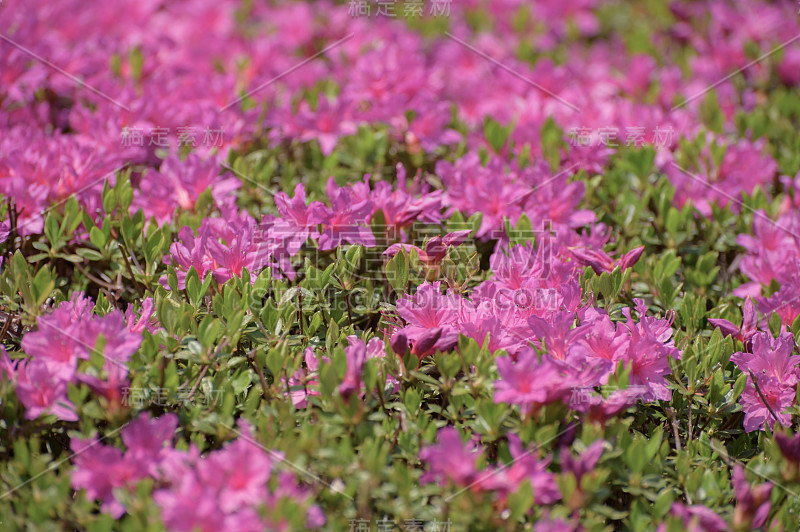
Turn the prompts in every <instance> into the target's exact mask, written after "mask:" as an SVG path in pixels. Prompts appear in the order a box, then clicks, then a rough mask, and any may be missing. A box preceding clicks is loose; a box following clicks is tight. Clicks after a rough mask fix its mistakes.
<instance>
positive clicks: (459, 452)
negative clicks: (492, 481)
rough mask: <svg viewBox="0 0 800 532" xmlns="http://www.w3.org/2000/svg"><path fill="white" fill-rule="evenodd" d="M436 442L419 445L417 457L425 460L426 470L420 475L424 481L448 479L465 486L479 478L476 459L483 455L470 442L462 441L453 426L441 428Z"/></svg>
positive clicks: (442, 481)
mask: <svg viewBox="0 0 800 532" xmlns="http://www.w3.org/2000/svg"><path fill="white" fill-rule="evenodd" d="M436 440H437V443H436V444H435V445H429V446H427V447H423V448H422V450H421V451H420V452H419V459H420V460H421V461H423V462H427V463H428V471H426V472H425V473H424V474H423V475H422V477H421V478H420V482H422V483H423V484H427V483H430V482H438V483H439V484H444V483H445V482H447V481H448V480H449V481H451V482H453V483H454V484H456V485H458V486H469V485H471V484H472V483H473V482H475V481H476V480H477V479H478V477H479V472H478V471H477V469H476V464H477V461H478V458H480V456H481V455H482V454H483V451H482V450H478V449H477V447H476V446H475V444H473V443H472V442H467V443H466V444H465V443H462V441H461V436H460V435H459V432H458V430H457V429H455V428H453V427H444V428H441V429H439V432H438V433H437V435H436Z"/></svg>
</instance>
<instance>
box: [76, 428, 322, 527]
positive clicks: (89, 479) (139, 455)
mask: <svg viewBox="0 0 800 532" xmlns="http://www.w3.org/2000/svg"><path fill="white" fill-rule="evenodd" d="M177 428H178V418H177V416H175V415H174V414H165V415H163V416H161V417H159V418H154V419H150V418H149V416H147V415H146V414H143V415H140V416H139V417H137V418H136V419H134V420H133V421H131V422H130V423H129V424H128V425H127V426H126V427H125V428H124V429H122V431H121V435H122V441H123V443H124V444H125V451H124V452H123V451H121V450H119V449H117V448H116V447H112V446H110V445H106V444H103V443H100V440H98V439H97V437H96V436H95V437H93V438H88V439H81V438H75V439H73V440H72V443H71V448H72V451H73V452H74V453H75V458H74V462H75V472H74V473H73V475H72V486H73V487H74V488H76V489H83V490H86V495H87V496H88V497H89V498H91V499H99V500H100V501H101V502H102V509H103V510H104V511H106V512H108V513H110V514H111V515H112V516H114V517H115V518H119V517H120V516H122V514H123V513H125V507H124V505H123V504H122V502H121V500H120V498H119V491H122V490H127V491H129V492H131V491H132V490H134V489H135V487H136V485H137V483H139V482H141V481H142V480H144V479H154V480H156V481H157V482H158V483H159V484H160V485H162V486H163V487H161V488H159V489H158V490H156V491H155V492H154V493H153V499H154V500H155V502H156V504H157V505H158V506H159V508H160V509H161V514H162V519H163V520H164V524H165V525H166V526H167V527H169V529H170V530H176V531H186V532H192V531H194V530H203V531H211V530H220V529H222V528H228V527H232V528H235V529H236V530H252V531H258V530H264V528H265V527H268V528H270V529H271V530H279V529H285V523H282V522H281V520H280V518H279V517H269V516H268V517H266V518H264V517H263V515H262V513H261V511H262V509H263V508H266V509H267V514H268V515H269V509H270V508H274V507H275V506H276V505H277V504H278V503H279V502H281V501H282V500H291V501H293V502H294V503H295V504H297V505H298V506H300V507H301V508H302V507H305V508H306V509H307V510H306V511H307V517H306V525H307V527H308V528H318V527H321V526H322V525H324V524H325V517H324V515H323V514H322V512H321V510H320V508H319V507H317V506H313V505H309V504H308V501H309V499H310V497H311V493H310V491H309V490H308V489H306V488H304V487H303V486H302V485H300V484H299V483H298V481H297V479H296V478H295V476H294V475H292V474H291V473H287V472H278V471H276V469H277V467H278V466H279V464H280V462H282V461H283V455H282V454H281V453H278V452H275V451H269V450H267V449H265V448H264V447H262V446H261V445H259V444H258V443H257V442H256V441H255V440H253V435H252V432H251V429H250V427H249V426H248V425H247V424H246V423H241V424H240V427H239V431H236V432H237V433H238V434H239V438H238V439H237V440H236V441H234V442H232V443H228V444H226V445H225V446H224V447H223V448H222V449H220V450H218V451H214V452H211V453H209V454H207V455H205V456H201V455H200V453H199V451H198V449H197V448H196V447H195V446H193V445H191V446H189V448H188V449H185V450H181V449H178V448H177V447H173V445H172V440H173V438H174V435H175V432H176V429H177ZM273 480H274V481H275V482H276V485H275V487H270V485H269V483H270V482H271V481H273Z"/></svg>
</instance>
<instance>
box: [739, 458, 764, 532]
mask: <svg viewBox="0 0 800 532" xmlns="http://www.w3.org/2000/svg"><path fill="white" fill-rule="evenodd" d="M732 481H733V491H734V494H735V495H736V509H735V510H734V514H733V526H734V527H736V528H737V529H738V528H741V527H749V529H750V530H755V529H757V528H760V527H762V526H764V523H766V521H767V517H768V516H769V511H770V509H771V508H772V503H771V502H770V498H769V496H770V494H771V493H772V484H771V483H770V482H765V483H763V484H761V485H759V486H756V487H755V488H753V487H751V486H750V484H749V483H748V482H747V478H746V477H745V474H744V467H742V466H741V465H740V464H736V466H735V467H734V469H733V477H732Z"/></svg>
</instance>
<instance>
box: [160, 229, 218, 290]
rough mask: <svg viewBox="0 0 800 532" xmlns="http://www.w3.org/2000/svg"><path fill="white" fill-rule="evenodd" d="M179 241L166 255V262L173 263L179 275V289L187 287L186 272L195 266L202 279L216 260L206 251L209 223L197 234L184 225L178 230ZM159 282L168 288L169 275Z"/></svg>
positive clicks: (173, 244) (174, 243)
mask: <svg viewBox="0 0 800 532" xmlns="http://www.w3.org/2000/svg"><path fill="white" fill-rule="evenodd" d="M178 238H179V239H180V240H179V241H178V242H173V243H172V245H171V246H170V248H169V251H170V256H169V257H164V263H165V264H170V263H171V264H172V266H174V267H175V273H176V275H177V277H178V289H179V290H183V289H184V288H186V274H187V273H188V271H189V270H190V269H191V268H193V267H194V269H195V270H196V271H197V274H198V276H199V277H200V279H201V280H202V279H205V276H206V274H207V273H209V272H210V271H211V270H212V269H213V267H214V262H213V260H212V259H211V257H209V256H208V255H207V253H206V250H207V247H208V240H209V238H210V234H209V227H208V225H205V224H203V225H201V226H200V229H198V231H197V236H195V234H194V232H193V231H192V229H191V228H190V227H188V226H187V227H183V228H182V229H181V230H180V231H179V232H178ZM159 282H160V283H161V285H162V286H163V287H165V288H168V287H169V285H168V284H167V276H166V275H164V276H163V277H162V278H161V279H160V280H159Z"/></svg>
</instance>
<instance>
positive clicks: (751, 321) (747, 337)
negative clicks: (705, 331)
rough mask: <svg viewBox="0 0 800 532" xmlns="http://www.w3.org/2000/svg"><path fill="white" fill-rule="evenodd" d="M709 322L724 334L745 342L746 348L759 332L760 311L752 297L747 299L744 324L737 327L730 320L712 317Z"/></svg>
mask: <svg viewBox="0 0 800 532" xmlns="http://www.w3.org/2000/svg"><path fill="white" fill-rule="evenodd" d="M708 323H710V324H711V325H713V326H714V327H716V328H717V329H719V330H720V331H721V332H722V334H723V335H724V336H732V337H734V338H735V339H737V340H739V341H740V342H742V343H744V344H745V349H749V348H750V346H751V339H752V338H753V336H754V335H755V334H756V333H757V332H758V312H757V311H756V306H755V305H754V304H753V300H752V299H751V298H749V297H748V298H747V299H745V302H744V316H743V318H742V326H741V328H740V327H737V326H736V325H734V324H733V323H731V322H730V321H728V320H723V319H710V320H708Z"/></svg>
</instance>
